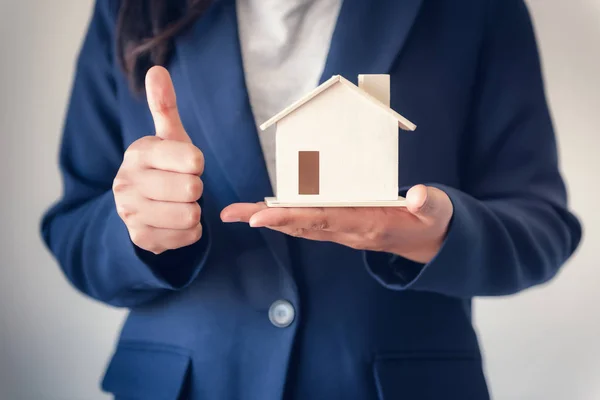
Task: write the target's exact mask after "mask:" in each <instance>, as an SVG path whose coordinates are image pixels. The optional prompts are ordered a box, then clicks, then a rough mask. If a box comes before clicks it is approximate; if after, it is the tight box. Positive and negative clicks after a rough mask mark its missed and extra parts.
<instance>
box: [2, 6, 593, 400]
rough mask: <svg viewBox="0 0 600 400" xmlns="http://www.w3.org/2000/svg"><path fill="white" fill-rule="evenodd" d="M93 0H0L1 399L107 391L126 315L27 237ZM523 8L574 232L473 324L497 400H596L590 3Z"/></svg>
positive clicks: (482, 303) (93, 395)
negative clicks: (538, 281)
mask: <svg viewBox="0 0 600 400" xmlns="http://www.w3.org/2000/svg"><path fill="white" fill-rule="evenodd" d="M91 3H92V2H91V0H77V1H75V0H71V1H68V0H53V1H42V0H0V141H1V142H0V144H1V145H0V182H1V184H2V185H1V189H0V201H1V207H0V234H1V240H0V400H5V399H6V400H13V399H15V400H21V399H26V400H30V399H36V400H37V399H43V400H45V399H61V400H67V399H68V400H82V399H83V400H96V399H108V397H107V396H105V395H103V394H101V393H100V391H99V389H98V381H99V379H100V377H101V375H102V373H103V371H104V368H105V365H106V362H107V360H108V357H109V356H110V353H111V351H112V346H113V341H114V340H115V335H116V333H117V331H118V329H119V326H120V324H121V322H122V319H123V316H124V313H123V312H122V311H119V310H114V309H110V308H107V307H105V306H103V305H100V304H98V303H95V302H92V301H90V300H88V299H86V298H84V297H83V296H81V295H80V294H78V293H77V292H75V290H73V289H72V288H71V287H70V286H69V284H68V283H67V282H66V281H65V279H64V278H63V277H62V275H61V273H60V272H59V269H58V267H57V266H56V265H55V263H54V262H53V260H52V259H51V257H50V256H49V254H48V253H47V252H46V251H45V249H44V247H43V245H42V243H41V241H40V239H39V234H38V225H39V219H40V215H41V213H42V212H43V211H44V210H45V209H46V208H47V207H48V205H49V204H50V203H51V202H53V201H54V200H55V199H56V198H57V196H58V195H59V192H60V181H59V177H58V171H57V169H56V150H57V147H58V140H59V135H60V130H61V126H62V119H63V115H64V109H65V103H66V100H67V95H68V91H69V88H70V83H71V77H72V72H73V62H74V57H75V55H76V52H77V50H78V47H79V45H80V41H81V36H82V34H83V33H84V29H85V27H86V24H87V19H88V16H89V13H90V11H91ZM529 3H530V6H531V9H532V12H533V15H534V20H535V24H536V29H537V31H538V35H539V40H540V46H541V50H542V55H543V59H544V69H545V75H546V79H547V88H548V95H549V99H550V102H551V107H552V110H553V113H554V119H555V123H556V128H557V132H558V138H559V144H560V151H561V160H562V167H563V171H564V174H565V177H566V179H567V182H568V184H569V189H570V193H571V201H572V203H571V204H572V207H573V209H574V210H575V211H576V212H577V214H578V215H579V216H580V217H581V218H582V219H583V221H584V224H585V240H584V243H583V245H582V247H581V248H580V250H579V251H578V253H577V255H576V256H575V257H574V258H573V259H572V261H571V262H570V263H568V265H567V266H566V267H565V268H564V270H563V271H562V273H561V274H560V275H559V276H558V278H557V279H555V280H554V281H552V283H550V284H549V285H546V286H544V287H540V288H536V289H533V290H530V291H527V292H525V293H523V294H520V295H518V296H513V297H509V298H497V299H485V300H478V301H477V302H476V305H475V309H476V312H475V315H476V322H477V326H478V330H479V332H480V334H481V337H482V344H483V346H484V351H485V357H486V371H487V375H488V378H489V381H490V385H491V389H492V391H493V394H494V398H495V399H500V400H504V399H519V400H521V399H525V400H530V399H531V400H534V399H540V400H542V399H543V400H563V399H569V400H571V399H582V400H594V399H600V292H599V291H598V287H599V286H600V285H599V284H600V266H599V265H598V264H599V263H598V261H599V260H600V257H599V256H598V248H599V247H600V213H599V212H598V205H597V203H598V198H599V197H600V177H599V176H600V155H599V150H600V132H599V129H598V116H599V115H600V76H599V75H600V0H569V1H565V0H531V1H530V2H529Z"/></svg>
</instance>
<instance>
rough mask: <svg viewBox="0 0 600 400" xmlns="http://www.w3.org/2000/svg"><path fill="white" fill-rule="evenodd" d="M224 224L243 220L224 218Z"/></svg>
mask: <svg viewBox="0 0 600 400" xmlns="http://www.w3.org/2000/svg"><path fill="white" fill-rule="evenodd" d="M222 220H223V222H225V223H230V222H240V221H241V219H239V218H235V217H223V219H222Z"/></svg>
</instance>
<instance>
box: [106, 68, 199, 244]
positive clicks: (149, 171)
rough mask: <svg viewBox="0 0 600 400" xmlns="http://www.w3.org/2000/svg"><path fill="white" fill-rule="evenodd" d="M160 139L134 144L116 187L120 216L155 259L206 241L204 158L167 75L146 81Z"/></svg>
mask: <svg viewBox="0 0 600 400" xmlns="http://www.w3.org/2000/svg"><path fill="white" fill-rule="evenodd" d="M146 91H147V97H148V105H149V107H150V111H151V112H152V117H153V119H154V125H155V127H156V136H146V137H143V138H141V139H139V140H137V141H135V142H134V143H133V144H131V146H129V148H128V149H127V151H126V152H125V156H124V158H123V163H122V165H121V168H120V169H119V172H118V173H117V176H116V178H115V180H114V184H113V192H114V196H115V202H116V205H117V212H118V213H119V216H120V217H121V219H122V220H123V221H124V222H125V224H126V225H127V229H128V230H129V235H130V237H131V240H132V242H133V243H135V244H136V245H137V246H138V247H140V248H142V249H144V250H147V251H150V252H152V253H154V254H159V253H162V252H164V251H166V250H171V249H177V248H180V247H185V246H188V245H191V244H193V243H195V242H197V241H198V240H200V237H201V236H202V226H201V225H200V213H201V210H200V205H199V204H198V203H197V201H198V199H200V197H201V196H202V190H203V184H202V180H201V179H200V175H201V174H202V172H203V170H204V155H203V154H202V152H201V151H200V150H199V149H198V148H197V147H195V146H194V145H193V144H192V141H191V140H190V138H189V136H188V135H187V133H186V132H185V129H184V127H183V124H182V123H181V119H180V117H179V112H178V111H177V102H176V98H175V89H174V88H173V83H172V82H171V78H170V76H169V73H168V72H167V70H165V69H164V68H161V67H154V68H152V69H151V70H150V71H149V72H148V75H147V77H146Z"/></svg>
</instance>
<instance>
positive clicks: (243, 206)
mask: <svg viewBox="0 0 600 400" xmlns="http://www.w3.org/2000/svg"><path fill="white" fill-rule="evenodd" d="M266 208H267V206H266V204H265V203H264V202H259V203H236V204H231V205H229V206H227V207H225V208H224V209H223V211H221V220H222V221H223V222H246V223H247V222H249V221H250V218H251V217H252V216H253V215H254V214H256V213H258V212H260V211H261V210H264V209H266Z"/></svg>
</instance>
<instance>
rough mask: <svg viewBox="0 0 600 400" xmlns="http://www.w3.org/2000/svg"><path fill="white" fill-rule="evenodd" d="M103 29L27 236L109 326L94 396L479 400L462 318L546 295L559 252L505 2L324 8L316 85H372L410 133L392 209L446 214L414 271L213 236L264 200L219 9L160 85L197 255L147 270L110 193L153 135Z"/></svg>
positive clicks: (517, 2) (385, 261) (328, 251)
mask: <svg viewBox="0 0 600 400" xmlns="http://www.w3.org/2000/svg"><path fill="white" fill-rule="evenodd" d="M117 7H118V2H116V1H107V0H102V1H98V2H97V5H96V8H95V11H94V13H93V18H92V20H91V24H90V25H89V30H88V32H87V36H86V38H85V41H84V44H83V46H82V48H81V53H80V56H79V58H78V62H77V70H76V71H77V72H76V76H75V80H74V86H73V90H72V97H71V101H70V106H69V108H68V114H67V118H66V123H65V128H64V136H63V140H62V147H61V152H60V167H61V172H62V177H63V180H64V194H63V196H62V198H61V199H60V201H59V202H58V203H57V204H56V205H55V206H54V207H52V208H51V209H50V210H49V211H48V212H47V214H46V215H45V217H44V219H43V223H42V232H43V238H44V240H45V242H46V243H47V246H48V247H49V249H50V250H51V251H52V253H53V254H54V255H55V257H56V259H57V260H58V262H59V264H60V266H61V268H62V270H63V271H64V273H65V275H66V277H67V278H68V279H69V281H70V282H72V284H73V285H74V286H75V287H76V288H77V289H78V290H80V291H81V292H83V293H85V294H86V295H88V296H90V297H92V298H94V299H97V300H99V301H101V302H104V303H107V304H110V305H113V306H116V307H126V308H128V309H129V310H130V313H129V316H128V318H127V320H126V322H125V324H124V326H123V329H122V332H121V336H120V340H119V342H118V345H117V346H116V350H115V354H114V356H113V357H112V359H111V361H110V364H109V366H108V368H107V371H106V374H105V376H104V379H103V383H102V387H103V389H104V390H106V391H108V392H111V393H114V394H115V396H116V398H117V399H144V400H153V399H165V400H166V399H176V398H190V399H202V400H208V399H215V400H224V399H236V400H246V399H248V400H249V399H257V400H275V399H281V398H288V399H327V400H333V399H345V400H346V399H380V400H395V399H411V400H412V399H436V400H437V399H487V398H488V397H489V395H488V389H487V385H486V379H485V376H484V373H483V370H482V357H481V355H480V350H479V346H478V339H477V335H476V332H475V330H474V328H473V325H472V320H471V299H472V298H473V297H474V296H500V295H508V294H512V293H516V292H519V291H521V290H524V289H527V288H529V287H531V286H534V285H538V284H541V283H544V282H546V281H548V280H549V279H551V278H552V277H553V276H555V274H556V273H557V271H558V270H559V268H560V267H561V265H563V263H564V262H565V260H567V259H568V258H569V257H570V255H571V254H572V253H573V252H574V250H575V249H576V248H577V245H578V243H579V241H580V238H581V227H580V224H579V222H578V220H577V218H576V217H575V216H574V215H573V214H572V213H570V212H569V210H568V207H567V197H566V191H565V186H564V184H563V180H562V178H561V175H560V171H559V167H558V158H557V149H556V142H555V136H554V132H553V126H552V122H551V117H550V115H549V111H548V107H547V104H546V99H545V93H544V86H543V81H542V75H541V72H540V60H539V57H538V52H537V48H536V41H535V36H534V32H533V29H532V25H531V21H530V17H529V14H528V11H527V9H526V6H525V5H524V3H523V1H522V0H490V1H479V0H460V1H451V2H450V1H422V0H401V1H400V0H380V1H372V0H346V1H345V2H344V4H343V7H342V10H341V14H340V16H339V20H338V23H337V26H336V29H335V33H334V35H333V39H332V42H331V49H330V52H329V55H328V58H327V63H326V66H325V70H324V73H323V77H322V81H324V80H325V79H327V78H329V77H331V76H332V75H334V74H340V75H343V76H344V77H346V78H347V79H349V80H351V81H353V82H355V83H356V79H357V75H358V74H360V73H364V74H369V73H389V74H391V85H392V107H393V108H394V109H395V110H398V111H399V112H401V113H402V114H403V115H405V116H406V117H407V118H408V119H410V120H411V121H414V122H415V123H416V124H417V125H418V130H417V132H414V133H403V132H400V133H399V135H400V149H399V151H400V165H399V187H401V188H406V187H410V186H411V185H414V184H418V183H424V184H430V185H435V186H437V187H439V188H441V189H442V190H444V191H445V192H446V193H447V194H448V195H449V197H450V199H451V200H452V202H453V204H454V216H453V218H452V221H451V225H450V229H449V233H448V236H447V239H446V240H445V243H444V245H443V248H442V249H441V251H440V252H439V254H438V255H437V256H436V257H435V259H434V260H433V261H431V262H430V263H428V264H426V265H420V264H416V263H413V262H409V261H407V260H406V259H403V258H402V257H398V256H392V255H390V254H385V253H380V252H367V251H358V250H353V249H350V248H346V247H343V246H340V245H337V244H332V243H319V242H312V241H306V240H302V239H297V238H288V237H285V236H284V235H282V234H280V233H277V232H272V231H269V230H264V229H258V230H255V229H252V228H250V227H248V226H247V225H243V224H233V225H232V224H229V225H225V224H223V223H222V222H221V221H220V219H219V213H220V211H221V210H222V209H223V208H224V207H225V206H227V205H229V204H231V203H234V202H240V201H242V202H252V201H260V200H262V199H263V198H264V197H265V196H269V195H272V193H271V192H272V189H271V186H270V184H269V179H268V174H267V170H266V167H265V162H264V160H263V155H262V154H261V149H260V145H259V141H258V136H257V132H256V128H255V121H254V120H253V117H252V113H251V109H250V105H249V101H248V95H247V92H246V89H245V84H244V74H243V66H242V62H241V57H240V50H239V42H238V32H237V26H236V14H235V5H234V1H233V0H219V1H214V3H213V5H212V6H211V8H210V9H209V10H208V11H207V13H206V14H204V16H203V17H201V19H200V20H199V21H198V22H197V23H195V24H194V26H193V27H192V28H191V29H190V30H189V31H187V32H186V33H184V34H182V35H180V37H178V38H177V40H176V50H175V54H174V56H173V58H172V60H171V61H170V63H169V64H168V66H167V67H168V69H169V70H170V72H171V73H172V76H173V80H174V84H175V87H176V90H177V93H178V99H179V100H178V101H179V105H180V111H181V115H182V120H183V123H184V125H185V127H186V129H187V131H188V133H189V135H190V136H191V138H192V140H193V142H194V143H195V145H196V146H198V147H199V148H200V149H201V150H202V151H203V152H204V154H205V158H206V172H205V174H204V176H203V179H204V183H205V194H204V196H203V198H202V200H201V202H202V207H203V217H202V222H203V225H204V232H205V234H204V236H203V238H202V239H201V240H200V241H199V242H198V243H196V244H194V245H192V246H189V247H186V248H184V249H179V250H176V251H170V252H167V253H165V254H162V255H160V256H155V255H152V254H149V253H146V252H145V251H143V250H141V249H139V248H137V247H136V246H135V245H133V244H132V242H131V240H130V238H129V235H128V232H127V229H126V227H125V225H124V224H123V222H122V221H121V220H120V218H119V216H118V215H117V212H116V210H115V203H114V199H113V194H112V192H111V186H112V181H113V179H114V177H115V175H116V173H117V169H118V168H119V166H120V164H121V161H122V157H123V153H124V151H125V149H126V148H127V147H128V146H129V145H130V144H131V143H132V142H133V141H135V140H136V139H139V138H140V137H142V136H145V135H148V134H152V132H153V123H152V118H151V116H150V113H149V111H148V108H147V105H146V102H145V99H144V98H143V96H142V97H140V96H136V95H133V94H132V93H131V92H130V90H129V88H128V87H129V86H128V83H127V81H126V78H125V76H124V75H123V74H122V72H121V71H120V69H119V67H118V66H117V62H116V60H115V47H114V33H115V18H116V13H117ZM265 84H268V82H265ZM401 193H402V192H401ZM280 299H283V300H287V301H288V302H289V303H290V304H291V305H292V306H293V308H294V310H295V319H294V320H293V322H292V323H291V324H290V325H289V326H287V327H277V326H275V325H274V324H272V323H271V322H270V320H269V317H268V311H269V308H270V306H271V305H272V304H273V303H274V302H276V301H277V300H280Z"/></svg>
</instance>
